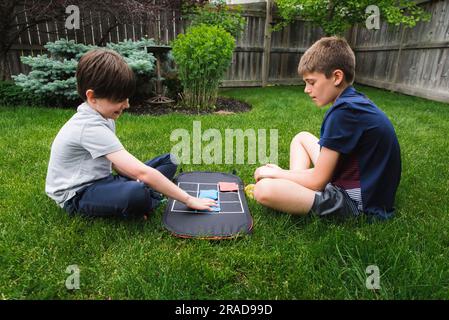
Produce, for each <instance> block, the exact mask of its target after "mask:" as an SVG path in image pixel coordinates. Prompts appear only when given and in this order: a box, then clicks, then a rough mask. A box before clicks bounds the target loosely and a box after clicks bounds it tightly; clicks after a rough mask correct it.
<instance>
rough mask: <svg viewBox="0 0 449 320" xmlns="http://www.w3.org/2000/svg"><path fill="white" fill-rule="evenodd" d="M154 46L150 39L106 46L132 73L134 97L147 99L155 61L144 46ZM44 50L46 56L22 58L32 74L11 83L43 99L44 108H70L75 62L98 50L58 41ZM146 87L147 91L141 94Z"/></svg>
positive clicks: (17, 77) (49, 44)
mask: <svg viewBox="0 0 449 320" xmlns="http://www.w3.org/2000/svg"><path fill="white" fill-rule="evenodd" d="M154 44H155V43H154V41H153V40H152V39H141V40H139V41H131V40H126V41H123V42H120V43H116V44H114V43H108V44H107V45H106V47H107V48H110V49H112V50H115V51H117V52H118V53H119V54H121V55H122V56H123V57H124V59H125V60H126V62H127V63H128V64H129V66H130V67H131V68H132V70H133V71H134V73H135V75H136V78H137V85H138V87H137V90H136V94H137V95H144V94H146V95H147V96H149V95H150V92H148V91H149V88H148V87H149V86H148V83H149V82H150V81H151V80H152V78H153V77H154V68H155V61H156V59H155V58H154V56H153V55H152V54H151V53H148V52H147V51H146V50H145V46H151V45H154ZM45 48H46V49H47V50H48V52H49V55H48V56H47V55H38V56H37V57H22V58H21V60H22V62H23V63H24V64H27V65H29V66H31V68H32V71H31V72H30V73H29V74H28V75H24V74H19V75H18V76H13V79H14V80H15V82H16V84H17V85H18V86H20V87H21V88H23V90H24V91H25V92H29V93H33V94H36V95H39V96H41V97H43V98H45V101H46V104H47V105H55V104H57V105H65V104H73V103H74V102H75V101H78V100H79V97H78V93H77V90H76V78H75V72H76V67H77V65H78V61H79V59H80V58H81V56H82V55H83V54H84V53H86V52H87V51H89V50H91V49H94V48H98V47H96V46H87V45H84V44H79V43H75V42H74V41H73V40H70V41H68V40H66V39H61V40H58V41H56V42H49V43H47V44H46V45H45ZM145 85H147V86H146V90H141V87H142V86H145ZM133 98H135V97H131V100H132V99H133Z"/></svg>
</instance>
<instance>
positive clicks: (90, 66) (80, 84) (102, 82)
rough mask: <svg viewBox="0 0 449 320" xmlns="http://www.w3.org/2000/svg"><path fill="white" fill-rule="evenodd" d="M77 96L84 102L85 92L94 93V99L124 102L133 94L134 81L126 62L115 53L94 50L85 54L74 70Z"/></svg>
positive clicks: (105, 50)
mask: <svg viewBox="0 0 449 320" xmlns="http://www.w3.org/2000/svg"><path fill="white" fill-rule="evenodd" d="M76 83H77V90H78V94H79V96H80V97H81V99H83V100H84V101H86V99H87V97H86V91H87V90H89V89H91V90H93V91H94V96H95V98H106V99H108V100H111V101H113V102H120V101H124V100H126V99H127V98H129V97H130V96H132V95H133V94H134V91H135V87H136V80H135V78H134V73H133V71H132V70H131V68H130V67H129V66H128V64H127V63H126V61H125V60H124V59H123V57H122V56H121V55H119V54H118V53H117V52H115V51H112V50H108V49H94V50H91V51H89V52H87V53H85V54H84V55H83V56H82V57H81V59H80V61H79V62H78V67H77V69H76Z"/></svg>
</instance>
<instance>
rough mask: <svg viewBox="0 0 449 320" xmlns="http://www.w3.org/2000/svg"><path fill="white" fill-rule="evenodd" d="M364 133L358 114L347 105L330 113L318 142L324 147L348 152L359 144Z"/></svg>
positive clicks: (344, 152)
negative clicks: (359, 123)
mask: <svg viewBox="0 0 449 320" xmlns="http://www.w3.org/2000/svg"><path fill="white" fill-rule="evenodd" d="M361 135H362V130H361V128H360V126H359V125H358V121H357V116H356V114H355V113H353V112H352V111H351V110H350V109H349V108H347V107H341V108H339V109H337V110H334V111H333V112H332V113H330V114H329V116H328V117H327V119H326V120H325V123H324V128H323V133H322V135H321V137H320V141H319V142H318V143H319V144H320V145H321V146H322V147H326V148H328V149H332V150H334V151H337V152H340V153H343V154H348V153H351V152H352V151H353V150H354V148H355V147H356V146H357V143H358V142H359V140H360V137H361Z"/></svg>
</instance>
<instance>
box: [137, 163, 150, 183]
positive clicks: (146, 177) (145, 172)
mask: <svg viewBox="0 0 449 320" xmlns="http://www.w3.org/2000/svg"><path fill="white" fill-rule="evenodd" d="M134 176H135V178H136V180H140V181H143V182H145V183H146V184H149V183H148V182H151V181H153V180H154V173H153V172H152V170H151V168H150V167H147V168H141V169H139V170H137V171H136V172H135V174H134Z"/></svg>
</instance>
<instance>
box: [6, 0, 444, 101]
mask: <svg viewBox="0 0 449 320" xmlns="http://www.w3.org/2000/svg"><path fill="white" fill-rule="evenodd" d="M422 2H423V3H422V4H421V5H423V6H425V8H426V10H427V11H428V12H431V13H432V19H431V21H430V22H428V23H419V24H418V25H417V26H416V27H415V28H412V29H409V28H403V27H392V26H389V25H388V24H387V23H385V22H382V24H381V29H380V30H367V29H366V28H365V27H364V26H356V27H353V28H352V29H351V30H350V31H349V32H348V33H347V38H348V41H349V43H350V44H351V46H352V47H353V49H354V52H355V54H356V59H357V70H356V82H358V83H362V84H367V85H371V86H375V87H379V88H385V89H389V90H393V91H399V92H403V93H406V94H412V95H417V96H422V97H426V98H429V99H433V100H439V101H445V102H449V0H424V1H422ZM265 16H266V11H265V5H264V4H263V3H262V4H257V5H256V6H250V7H245V11H244V17H245V19H246V22H247V24H246V28H245V31H244V32H243V34H242V35H241V36H240V37H239V38H238V39H237V43H236V49H235V52H234V55H233V60H232V64H231V66H230V68H229V69H228V71H227V73H226V76H225V80H224V81H223V86H225V87H233V86H260V85H262V84H263V83H264V79H263V71H262V69H263V56H264V50H267V49H266V47H264V37H265V36H266V34H265ZM24 18H26V17H24ZM275 19H276V18H275ZM85 21H87V22H90V23H89V26H88V27H85V26H84V24H83V23H84V22H85ZM381 21H382V17H381ZM185 26H186V22H185V21H183V20H182V19H181V18H180V17H179V16H178V15H176V14H175V13H174V12H172V11H161V12H158V13H156V14H155V15H152V16H148V19H145V21H144V20H140V21H133V22H132V23H130V24H127V25H124V26H118V27H113V26H111V23H110V21H108V19H107V18H101V17H99V16H98V14H95V13H92V12H89V13H86V14H85V15H84V16H82V20H81V29H80V30H77V31H76V32H74V31H73V30H66V29H65V28H64V27H63V26H62V25H56V24H53V25H52V24H51V23H50V24H48V23H47V24H43V25H39V26H37V27H35V28H32V29H30V30H29V32H27V33H25V34H23V35H22V37H21V38H20V39H19V41H18V43H17V44H16V45H15V46H14V47H13V50H11V52H10V54H9V63H10V67H11V70H12V74H18V73H21V72H23V73H26V72H28V71H29V70H27V68H26V66H23V65H22V64H21V63H20V55H29V54H37V53H43V52H44V51H43V44H45V43H46V42H47V41H55V40H56V39H59V38H69V39H74V40H76V41H77V42H82V43H87V44H93V43H96V42H97V39H99V37H101V36H102V35H104V34H105V33H106V37H107V41H108V42H109V41H112V42H117V41H123V40H125V39H134V40H135V39H139V38H141V37H142V36H148V37H150V38H155V39H156V40H159V41H161V42H163V43H170V41H171V40H173V39H174V38H175V37H176V35H177V34H178V33H180V32H183V31H184V30H185ZM108 28H111V30H109V32H106V31H107V30H108ZM322 35H323V34H322V32H321V31H320V29H319V28H316V27H312V26H311V25H309V24H308V23H306V22H304V21H296V22H294V23H293V24H291V25H289V26H288V27H286V28H284V29H283V30H281V31H277V32H273V33H272V34H271V41H270V43H271V45H270V47H269V49H268V50H269V68H268V71H267V75H266V77H267V79H265V81H266V82H267V83H268V84H299V83H301V82H302V81H301V79H300V78H299V77H298V76H297V73H296V70H297V65H298V62H299V59H300V57H301V55H302V54H303V53H304V51H305V50H306V49H307V48H308V47H309V46H310V45H311V44H312V43H313V42H314V41H316V40H317V39H319V38H320V37H321V36H322Z"/></svg>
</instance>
